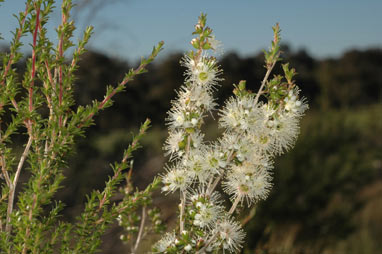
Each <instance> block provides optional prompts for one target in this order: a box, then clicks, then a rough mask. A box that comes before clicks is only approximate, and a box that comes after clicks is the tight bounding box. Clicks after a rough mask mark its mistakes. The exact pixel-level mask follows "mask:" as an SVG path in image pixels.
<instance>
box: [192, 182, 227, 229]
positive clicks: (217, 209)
mask: <svg viewBox="0 0 382 254" xmlns="http://www.w3.org/2000/svg"><path fill="white" fill-rule="evenodd" d="M190 201H191V203H192V204H193V206H194V209H193V211H194V212H195V217H194V222H193V224H194V225H195V226H199V227H201V228H209V229H211V228H212V227H213V226H214V224H215V222H216V221H217V220H218V219H219V218H221V217H222V216H223V211H224V208H223V206H222V201H221V197H220V195H219V194H218V193H217V192H213V193H212V194H211V195H208V194H206V190H205V189H203V188H199V189H198V190H197V191H192V193H191V195H190Z"/></svg>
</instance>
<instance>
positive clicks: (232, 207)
mask: <svg viewBox="0 0 382 254" xmlns="http://www.w3.org/2000/svg"><path fill="white" fill-rule="evenodd" d="M240 200H241V195H239V196H237V197H236V199H235V201H234V202H233V204H232V206H231V209H229V211H228V213H229V214H233V212H234V211H235V210H236V207H237V205H238V204H239V202H240Z"/></svg>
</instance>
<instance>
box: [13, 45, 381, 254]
mask: <svg viewBox="0 0 382 254" xmlns="http://www.w3.org/2000/svg"><path fill="white" fill-rule="evenodd" d="M283 52H284V53H283V56H282V57H283V59H284V61H289V62H290V64H291V66H292V67H294V68H296V70H297V72H298V73H299V74H298V76H297V84H298V85H299V86H300V88H301V89H302V94H303V95H304V96H305V97H307V99H308V101H309V105H310V110H309V111H308V112H307V114H306V116H305V117H304V118H303V122H302V125H301V135H300V137H299V139H298V141H297V144H296V147H295V148H294V149H293V150H292V151H290V152H289V153H287V154H285V155H283V156H281V157H279V158H277V160H276V165H275V172H274V187H273V190H272V192H271V195H270V197H269V198H268V199H267V200H266V201H263V202H260V203H258V204H257V206H256V209H253V210H251V211H246V209H245V208H243V210H244V212H243V214H252V215H254V217H253V218H252V219H251V220H249V221H248V220H247V218H246V217H245V216H244V217H243V218H242V220H243V222H244V223H245V229H246V231H247V241H246V245H245V250H244V251H243V252H244V253H264V254H265V253H269V254H270V253H280V254H281V253H283V254H284V253H285V254H287V253H307V254H310V253H312V254H314V253H326V254H332V253H333V254H338V253H348V254H353V253H354V254H355V253H364V254H368V253H370V254H376V253H382V241H381V239H382V50H381V49H368V50H363V51H359V50H351V51H347V52H346V53H344V54H343V55H342V56H341V57H339V58H335V59H319V60H318V59H315V58H313V57H312V56H310V55H309V54H308V53H307V52H306V51H304V50H299V51H291V50H290V49H289V47H288V46H287V45H284V46H283ZM181 56H182V55H181V54H176V53H174V54H172V55H169V56H167V57H166V58H162V59H161V60H160V61H157V62H155V63H154V64H153V65H151V66H150V67H149V73H148V74H145V75H143V76H140V77H139V78H137V79H136V80H135V81H133V82H131V83H130V84H128V85H127V88H126V92H125V93H123V94H119V95H118V96H117V97H116V98H115V104H114V105H113V107H111V108H109V109H107V110H105V111H104V112H102V113H101V114H100V115H99V116H97V117H96V125H95V126H93V127H92V128H90V129H89V131H88V133H87V136H86V138H84V139H81V140H79V142H78V145H77V147H76V151H75V152H74V153H73V154H72V155H71V157H70V161H69V163H68V169H67V170H66V180H65V182H64V184H65V188H63V189H61V190H60V191H59V193H58V194H57V199H60V200H63V201H64V203H65V204H66V208H65V210H64V217H63V219H65V220H73V219H74V217H75V216H76V215H77V214H78V212H79V211H80V210H81V209H82V205H83V202H84V200H85V198H86V194H88V193H90V191H91V190H92V189H94V188H96V189H101V188H103V186H104V182H105V181H106V180H107V177H108V175H109V174H110V173H111V168H110V167H109V163H110V162H113V161H118V160H119V159H120V158H121V156H122V151H123V148H125V147H127V145H128V143H129V141H130V140H131V138H132V133H134V132H135V131H136V130H137V129H138V127H139V124H140V123H142V122H143V121H144V120H145V119H146V118H150V119H151V120H152V128H151V129H150V131H149V133H148V135H147V137H146V138H145V140H144V142H143V145H144V147H143V149H142V150H141V152H140V153H137V155H136V157H135V162H134V183H135V184H136V186H137V187H138V188H143V187H144V186H145V185H146V184H147V183H149V182H150V181H151V180H152V179H153V177H154V176H155V175H156V174H158V173H160V172H162V168H163V165H164V163H165V161H166V160H167V158H164V157H163V151H162V144H163V141H164V140H165V138H166V135H167V130H166V127H165V121H164V119H165V118H166V111H167V110H168V109H169V107H170V100H171V99H173V98H174V97H175V94H176V93H175V89H177V88H178V87H179V86H180V85H181V84H182V82H183V72H184V69H183V68H182V67H181V66H180V65H179V60H180V58H181ZM220 63H221V67H222V69H223V70H224V73H223V75H222V77H223V78H224V81H223V82H222V83H221V87H220V89H219V90H218V91H217V92H216V96H217V97H218V102H219V104H220V105H222V104H223V103H224V100H225V99H226V98H228V97H229V96H230V95H231V92H232V89H233V86H232V84H233V83H237V82H238V81H240V80H241V79H246V80H247V84H248V86H249V89H251V90H254V91H256V90H257V88H258V86H259V84H260V80H261V79H262V78H263V75H264V73H265V69H264V68H263V56H262V54H260V53H259V54H258V55H254V56H251V57H240V56H239V55H237V54H236V53H235V52H229V53H227V54H225V55H224V56H222V57H221V58H220ZM134 66H136V63H129V62H124V61H121V60H118V59H114V58H112V57H109V56H107V55H104V54H101V53H97V52H94V51H89V52H88V53H86V54H85V55H84V56H83V57H82V60H81V64H80V68H79V70H78V72H77V74H78V79H77V80H76V83H77V84H76V89H77V90H76V91H75V94H76V97H77V102H78V104H81V105H84V104H88V103H90V102H91V101H92V100H93V99H102V97H103V94H104V92H105V87H106V85H107V84H116V83H117V82H118V81H119V80H121V78H122V77H123V75H124V73H125V72H126V71H127V70H128V69H129V68H130V67H134ZM18 68H19V70H20V75H22V71H23V69H24V63H20V64H19V65H18ZM277 72H280V69H276V73H277ZM206 122H207V124H206V127H205V130H206V132H207V139H212V138H215V137H216V136H218V135H219V133H218V131H217V126H216V123H215V122H214V121H213V120H212V119H209V120H207V121H206ZM16 145H17V141H16V142H15V146H16ZM176 200H177V199H176V197H172V196H167V197H163V196H161V195H160V194H158V200H157V204H158V205H159V206H160V207H161V208H162V210H163V216H164V217H163V219H164V220H165V221H166V222H167V223H168V225H169V227H171V226H172V225H173V220H174V219H175V212H176V203H175V201H176ZM120 232H121V231H120V229H119V228H118V227H113V228H112V229H111V230H110V231H108V233H107V235H106V236H105V242H104V244H103V246H102V248H103V252H102V253H105V254H106V253H107V254H111V253H124V252H123V251H124V250H126V246H123V244H122V243H121V242H120V241H119V234H120Z"/></svg>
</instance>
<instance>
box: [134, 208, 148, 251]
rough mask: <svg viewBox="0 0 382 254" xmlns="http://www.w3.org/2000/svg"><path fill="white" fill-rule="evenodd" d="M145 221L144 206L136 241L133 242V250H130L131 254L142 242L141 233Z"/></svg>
mask: <svg viewBox="0 0 382 254" xmlns="http://www.w3.org/2000/svg"><path fill="white" fill-rule="evenodd" d="M145 221H146V206H143V208H142V218H141V225H140V226H139V232H138V236H137V241H136V242H135V245H134V248H133V249H132V254H134V253H135V252H136V251H137V249H138V246H139V243H140V241H141V240H142V235H143V231H144V227H145Z"/></svg>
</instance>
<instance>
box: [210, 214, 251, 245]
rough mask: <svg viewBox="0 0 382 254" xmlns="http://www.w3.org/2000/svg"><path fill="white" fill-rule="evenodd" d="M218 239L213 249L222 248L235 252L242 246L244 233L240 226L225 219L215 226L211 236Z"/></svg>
mask: <svg viewBox="0 0 382 254" xmlns="http://www.w3.org/2000/svg"><path fill="white" fill-rule="evenodd" d="M215 234H217V236H218V238H217V241H216V242H215V244H214V246H215V247H220V248H223V249H224V250H228V251H229V252H237V251H239V250H240V248H241V247H242V244H243V240H244V237H245V233H244V231H243V229H242V228H241V226H240V224H239V223H238V222H236V221H233V220H232V219H229V218H225V219H223V220H222V221H221V222H220V223H218V224H217V225H216V228H215V230H214V232H213V235H215Z"/></svg>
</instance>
